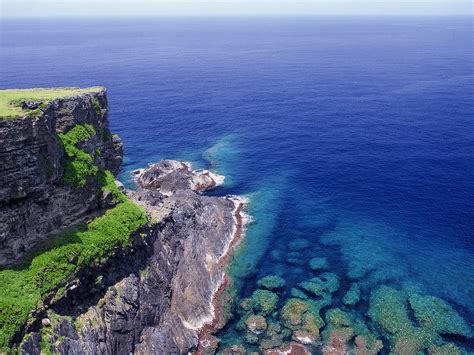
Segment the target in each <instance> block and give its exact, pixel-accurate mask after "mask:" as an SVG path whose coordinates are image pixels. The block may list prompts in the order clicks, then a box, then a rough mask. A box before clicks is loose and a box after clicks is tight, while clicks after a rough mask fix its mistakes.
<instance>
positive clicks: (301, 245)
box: [288, 238, 309, 251]
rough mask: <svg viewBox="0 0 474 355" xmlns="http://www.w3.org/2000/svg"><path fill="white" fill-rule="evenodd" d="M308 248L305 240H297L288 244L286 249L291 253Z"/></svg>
mask: <svg viewBox="0 0 474 355" xmlns="http://www.w3.org/2000/svg"><path fill="white" fill-rule="evenodd" d="M308 247H309V242H308V240H306V239H303V238H298V239H294V240H292V241H291V242H290V243H288V249H289V250H291V251H300V250H304V249H306V248H308Z"/></svg>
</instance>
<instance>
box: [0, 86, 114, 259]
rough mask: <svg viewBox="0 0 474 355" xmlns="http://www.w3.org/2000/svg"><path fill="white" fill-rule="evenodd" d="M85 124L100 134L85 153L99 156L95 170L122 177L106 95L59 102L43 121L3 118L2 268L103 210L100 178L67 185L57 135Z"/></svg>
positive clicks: (0, 178)
mask: <svg viewBox="0 0 474 355" xmlns="http://www.w3.org/2000/svg"><path fill="white" fill-rule="evenodd" d="M94 101H95V102H96V104H97V103H98V105H99V106H100V108H101V110H97V107H95V108H94ZM99 111H100V112H99ZM81 123H82V124H83V123H87V124H91V125H92V126H93V127H94V129H95V130H96V132H97V133H96V135H94V136H93V137H91V138H90V139H88V140H86V141H85V142H83V143H82V144H81V146H80V148H81V149H82V150H84V151H86V152H88V153H89V154H91V155H92V156H95V159H94V165H96V166H98V167H101V168H105V169H108V170H111V171H112V172H114V173H117V172H118V170H119V168H120V165H121V162H122V144H121V142H120V139H119V138H118V137H112V136H111V134H110V132H109V129H108V110H107V97H106V92H105V90H103V91H100V92H97V93H84V94H80V95H78V96H75V97H72V98H65V99H57V100H54V101H52V102H50V103H49V104H48V105H47V106H46V107H45V108H44V109H43V110H42V113H41V114H40V115H38V116H37V117H29V116H25V117H22V118H18V119H11V120H1V119H0V266H5V265H8V264H10V263H12V262H14V261H15V260H17V259H18V258H19V257H21V256H22V255H23V254H24V253H25V252H26V251H28V250H30V249H31V248H33V247H34V246H35V245H36V244H37V243H38V242H40V241H41V240H44V239H45V238H46V236H47V235H48V234H50V233H55V232H57V231H59V230H61V229H63V228H64V227H67V226H69V225H71V224H74V223H77V222H80V221H81V220H82V219H84V218H85V217H87V216H88V214H89V213H90V212H92V211H94V210H96V209H98V208H99V204H100V197H99V195H98V193H97V192H98V184H97V178H95V177H90V178H89V180H88V181H87V184H86V186H85V187H84V188H81V189H77V188H74V187H70V186H68V185H65V184H64V183H63V180H62V176H63V167H62V164H61V162H62V159H63V158H64V150H63V148H62V146H61V143H60V142H59V140H58V138H57V133H60V132H66V131H67V130H69V129H70V128H72V127H73V126H75V125H76V124H81ZM96 150H97V151H100V154H99V155H97V154H96Z"/></svg>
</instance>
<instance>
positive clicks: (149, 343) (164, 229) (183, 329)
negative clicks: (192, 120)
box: [21, 161, 242, 354]
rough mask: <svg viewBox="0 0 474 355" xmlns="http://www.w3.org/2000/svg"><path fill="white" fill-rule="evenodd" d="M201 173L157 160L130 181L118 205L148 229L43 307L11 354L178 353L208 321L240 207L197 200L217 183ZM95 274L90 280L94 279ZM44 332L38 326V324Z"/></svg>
mask: <svg viewBox="0 0 474 355" xmlns="http://www.w3.org/2000/svg"><path fill="white" fill-rule="evenodd" d="M220 180H221V179H220V177H218V176H217V175H214V174H212V173H210V172H208V171H192V170H191V169H190V166H189V164H186V163H184V162H177V161H162V162H160V163H157V164H154V165H152V166H150V167H149V168H148V169H145V170H140V171H137V172H136V181H137V184H138V186H139V188H138V190H136V191H128V192H127V194H128V196H129V197H130V198H131V199H132V200H134V201H135V202H136V203H138V204H140V205H142V206H144V207H145V208H146V210H147V212H148V214H149V218H150V221H151V222H150V223H149V225H148V227H147V228H145V229H144V230H142V231H141V235H140V236H137V237H136V241H135V245H134V247H133V248H131V249H130V250H128V251H127V252H124V253H122V254H120V255H117V256H115V257H114V258H113V259H111V260H110V261H109V263H108V265H107V266H104V267H103V268H102V269H101V270H100V272H99V271H97V270H95V271H90V272H89V274H88V275H82V277H81V278H80V279H79V280H77V281H76V282H73V283H71V285H69V286H68V287H67V291H66V292H65V293H64V296H63V298H62V299H61V300H58V301H55V302H54V303H52V304H51V305H49V307H50V308H49V310H48V311H45V313H44V315H43V317H44V318H47V319H48V320H50V321H51V324H50V325H48V326H45V325H43V323H39V322H38V324H37V325H36V328H35V327H33V329H32V331H31V332H30V333H29V335H27V336H26V337H25V339H24V341H23V344H22V345H21V350H22V352H23V353H29V354H37V353H38V352H39V348H40V344H43V347H44V343H45V340H46V343H47V349H49V351H53V352H59V353H67V354H98V353H101V354H129V353H136V354H185V353H188V352H189V351H191V350H193V349H196V347H197V346H198V334H199V331H200V329H201V328H202V327H203V326H205V325H206V324H208V323H210V322H212V320H213V318H214V311H215V310H214V306H213V302H212V301H213V296H214V294H215V292H216V291H217V290H218V288H219V286H220V285H221V283H222V282H223V279H224V268H225V263H224V262H223V260H224V258H225V256H226V255H228V252H229V248H231V246H232V245H233V244H232V242H233V241H235V238H238V237H239V233H241V231H242V218H241V216H240V215H239V214H240V213H241V210H242V201H240V200H239V199H238V198H235V197H231V196H227V197H211V196H204V195H202V194H200V192H201V191H203V190H206V189H209V188H213V187H215V186H216V185H217V184H219V181H220ZM98 275H100V280H98V278H97V276H98ZM46 323H48V322H46Z"/></svg>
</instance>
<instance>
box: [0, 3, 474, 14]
mask: <svg viewBox="0 0 474 355" xmlns="http://www.w3.org/2000/svg"><path fill="white" fill-rule="evenodd" d="M0 3H1V7H0V13H1V16H2V17H18V16H20V17H46V16H61V17H63V16H176V15H178V16H200V15H203V16H217V15H226V16H229V15H236V16H238V15H326V14H331V15H332V14H338V15H396V14H402V15H453V14H457V15H458V14H462V15H472V14H473V3H472V0H424V1H423V0H305V1H298V0H296V1H290V0H284V1H278V0H277V1H272V0H229V1H226V0H207V1H203V0H175V1H169V0H138V1H133V0H96V1H92V0H0Z"/></svg>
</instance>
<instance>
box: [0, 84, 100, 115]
mask: <svg viewBox="0 0 474 355" xmlns="http://www.w3.org/2000/svg"><path fill="white" fill-rule="evenodd" d="M101 90H103V88H102V87H100V86H95V87H90V88H84V89H80V88H37V89H8V90H0V119H8V118H10V119H13V118H17V117H21V116H24V115H26V114H27V113H28V111H25V110H22V109H21V108H20V106H19V102H20V101H21V100H27V101H36V100H41V101H43V103H47V102H48V101H51V100H54V99H58V98H62V97H71V96H75V95H78V94H83V93H88V92H99V91H101Z"/></svg>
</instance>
